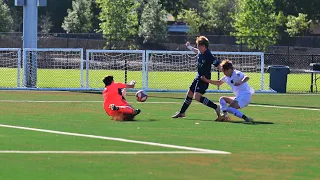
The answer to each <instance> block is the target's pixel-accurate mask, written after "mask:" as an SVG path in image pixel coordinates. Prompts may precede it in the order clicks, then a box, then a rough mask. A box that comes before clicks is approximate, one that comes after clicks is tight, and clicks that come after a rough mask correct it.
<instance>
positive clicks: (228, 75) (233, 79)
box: [201, 60, 254, 122]
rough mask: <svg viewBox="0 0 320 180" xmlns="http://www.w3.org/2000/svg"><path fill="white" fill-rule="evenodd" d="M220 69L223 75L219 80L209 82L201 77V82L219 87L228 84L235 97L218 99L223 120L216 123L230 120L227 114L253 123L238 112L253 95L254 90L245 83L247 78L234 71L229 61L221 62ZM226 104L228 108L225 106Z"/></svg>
mask: <svg viewBox="0 0 320 180" xmlns="http://www.w3.org/2000/svg"><path fill="white" fill-rule="evenodd" d="M221 67H222V71H223V73H224V75H225V76H224V77H223V78H222V79H221V80H209V79H206V78H205V77H204V76H202V77H201V79H202V80H203V81H205V82H208V83H210V84H215V85H217V86H220V85H221V84H223V83H228V85H229V86H230V87H231V88H232V92H233V93H234V95H235V97H226V96H222V97H220V100H219V101H220V107H221V110H222V112H223V114H224V119H219V120H218V121H224V120H230V118H229V116H228V112H229V113H232V114H234V115H235V116H237V117H239V118H242V119H244V120H245V121H246V122H253V119H252V118H250V117H247V116H246V115H244V114H243V113H242V112H240V111H239V110H238V109H242V108H244V107H246V106H247V105H248V104H249V103H250V100H251V95H252V94H253V93H254V90H253V89H252V88H251V87H250V86H249V85H248V83H247V81H248V80H249V77H248V76H246V75H245V74H244V73H242V72H241V71H238V70H235V69H234V68H233V65H232V62H231V61H229V60H224V61H222V63H221ZM227 103H228V104H229V106H227Z"/></svg>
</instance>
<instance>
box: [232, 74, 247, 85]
mask: <svg viewBox="0 0 320 180" xmlns="http://www.w3.org/2000/svg"><path fill="white" fill-rule="evenodd" d="M249 79H250V78H249V77H248V76H244V77H243V78H242V79H241V81H239V82H236V83H234V85H235V86H240V85H241V84H243V83H245V82H248V81H249Z"/></svg>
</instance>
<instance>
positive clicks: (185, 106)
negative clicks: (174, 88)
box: [180, 96, 192, 113]
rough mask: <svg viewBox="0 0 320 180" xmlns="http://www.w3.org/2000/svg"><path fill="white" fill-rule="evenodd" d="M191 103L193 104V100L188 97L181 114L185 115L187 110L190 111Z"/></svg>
mask: <svg viewBox="0 0 320 180" xmlns="http://www.w3.org/2000/svg"><path fill="white" fill-rule="evenodd" d="M191 102H192V98H191V97H189V96H187V97H186V99H185V100H184V103H183V105H182V107H181V110H180V113H185V112H186V110H187V109H188V107H189V106H190V104H191Z"/></svg>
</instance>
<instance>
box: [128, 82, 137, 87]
mask: <svg viewBox="0 0 320 180" xmlns="http://www.w3.org/2000/svg"><path fill="white" fill-rule="evenodd" d="M135 85H136V81H131V82H130V83H129V84H127V88H134V86H135Z"/></svg>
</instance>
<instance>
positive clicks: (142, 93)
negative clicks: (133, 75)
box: [136, 90, 148, 102]
mask: <svg viewBox="0 0 320 180" xmlns="http://www.w3.org/2000/svg"><path fill="white" fill-rule="evenodd" d="M136 98H137V101H139V102H145V101H146V100H147V98H148V95H147V93H146V92H145V91H144V90H139V91H137V93H136Z"/></svg>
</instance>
